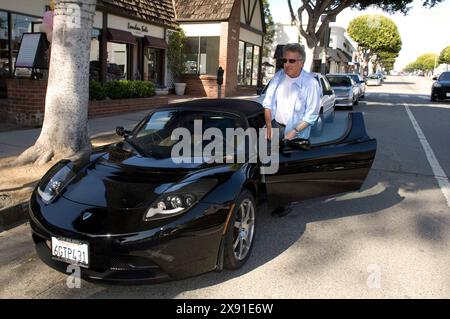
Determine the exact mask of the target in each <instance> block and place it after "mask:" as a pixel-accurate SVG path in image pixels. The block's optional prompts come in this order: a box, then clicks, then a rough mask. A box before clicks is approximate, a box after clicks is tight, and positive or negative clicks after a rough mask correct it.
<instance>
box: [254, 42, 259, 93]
mask: <svg viewBox="0 0 450 319" xmlns="http://www.w3.org/2000/svg"><path fill="white" fill-rule="evenodd" d="M258 71H259V47H258V46H254V48H253V71H252V86H258Z"/></svg>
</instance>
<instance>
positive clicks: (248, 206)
mask: <svg viewBox="0 0 450 319" xmlns="http://www.w3.org/2000/svg"><path fill="white" fill-rule="evenodd" d="M255 203H256V202H255V198H254V196H253V195H252V193H251V192H250V191H248V190H246V189H245V190H243V191H242V192H241V194H239V196H238V199H237V200H236V203H235V206H234V209H233V212H232V213H231V217H230V221H229V222H228V228H227V232H226V235H225V244H224V254H223V256H224V257H223V266H224V268H225V269H229V270H235V269H239V268H241V267H242V266H243V265H244V264H245V262H246V261H247V259H248V258H249V256H250V254H251V251H252V248H253V241H254V238H255V217H256V204H255ZM246 215H247V216H248V218H249V220H248V221H249V223H241V222H242V221H243V217H244V220H245V216H246ZM244 238H247V240H245V239H244ZM241 247H242V250H241Z"/></svg>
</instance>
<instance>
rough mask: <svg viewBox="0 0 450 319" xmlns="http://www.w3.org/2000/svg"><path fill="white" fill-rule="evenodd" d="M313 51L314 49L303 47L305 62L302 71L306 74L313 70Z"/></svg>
mask: <svg viewBox="0 0 450 319" xmlns="http://www.w3.org/2000/svg"><path fill="white" fill-rule="evenodd" d="M314 50H315V47H312V48H310V47H309V46H308V45H305V53H306V60H305V65H304V66H303V69H304V70H306V71H308V72H310V71H311V70H312V69H313V64H314Z"/></svg>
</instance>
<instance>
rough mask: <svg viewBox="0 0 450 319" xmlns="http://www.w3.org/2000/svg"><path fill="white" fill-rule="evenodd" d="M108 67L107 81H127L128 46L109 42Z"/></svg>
mask: <svg viewBox="0 0 450 319" xmlns="http://www.w3.org/2000/svg"><path fill="white" fill-rule="evenodd" d="M107 47H108V67H107V72H106V81H115V80H126V79H127V70H128V54H129V53H128V45H126V44H123V43H115V42H108V44H107Z"/></svg>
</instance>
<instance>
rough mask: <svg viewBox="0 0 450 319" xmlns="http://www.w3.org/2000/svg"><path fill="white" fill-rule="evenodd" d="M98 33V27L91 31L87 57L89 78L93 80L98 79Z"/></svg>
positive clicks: (99, 67) (99, 64)
mask: <svg viewBox="0 0 450 319" xmlns="http://www.w3.org/2000/svg"><path fill="white" fill-rule="evenodd" d="M100 33H101V31H100V30H99V29H93V30H92V33H91V53H90V58H89V61H90V62H89V78H90V79H91V80H95V81H99V82H100V81H101V79H100V70H101V63H100Z"/></svg>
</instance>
